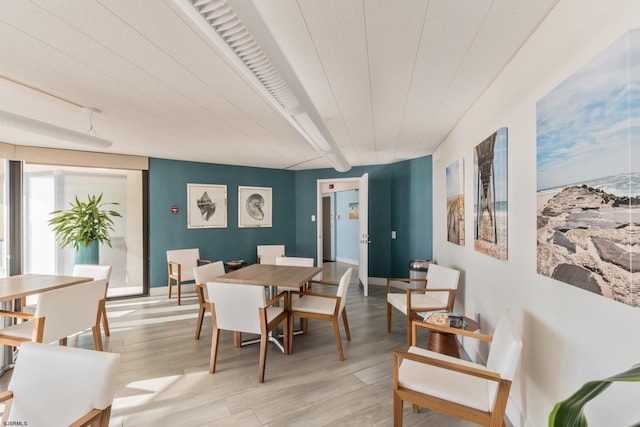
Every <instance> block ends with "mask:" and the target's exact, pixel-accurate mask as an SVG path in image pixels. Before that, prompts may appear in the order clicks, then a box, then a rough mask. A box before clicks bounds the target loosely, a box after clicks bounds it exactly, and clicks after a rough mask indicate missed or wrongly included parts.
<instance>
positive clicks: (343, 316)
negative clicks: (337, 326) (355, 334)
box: [342, 307, 351, 341]
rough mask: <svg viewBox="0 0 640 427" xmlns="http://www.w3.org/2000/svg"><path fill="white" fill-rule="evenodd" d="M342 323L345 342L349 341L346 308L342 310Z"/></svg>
mask: <svg viewBox="0 0 640 427" xmlns="http://www.w3.org/2000/svg"><path fill="white" fill-rule="evenodd" d="M342 323H344V331H345V333H346V334H347V341H351V332H349V321H348V320H347V308H346V307H345V308H343V309H342Z"/></svg>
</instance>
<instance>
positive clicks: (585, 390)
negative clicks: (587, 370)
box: [549, 364, 640, 427]
mask: <svg viewBox="0 0 640 427" xmlns="http://www.w3.org/2000/svg"><path fill="white" fill-rule="evenodd" d="M616 381H640V364H637V365H634V366H633V367H632V368H631V369H629V370H627V371H624V372H621V373H619V374H617V375H613V376H611V377H609V378H605V379H603V380H599V381H589V382H587V383H585V384H584V385H583V386H582V387H581V388H580V389H579V390H578V391H576V392H575V393H573V394H572V395H571V396H569V397H568V398H567V399H565V400H563V401H562V402H558V403H556V406H554V407H553V410H552V411H551V414H550V415H549V427H586V426H588V423H587V417H586V416H585V415H584V412H583V407H584V405H586V404H587V403H588V402H589V401H590V400H591V399H593V398H595V397H596V396H598V395H599V394H600V393H602V392H603V391H605V390H606V389H607V388H609V386H610V385H611V384H612V383H614V382H616ZM634 426H640V422H637V423H635V424H634Z"/></svg>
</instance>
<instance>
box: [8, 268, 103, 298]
mask: <svg viewBox="0 0 640 427" xmlns="http://www.w3.org/2000/svg"><path fill="white" fill-rule="evenodd" d="M91 280H93V278H91V277H75V276H59V275H55V274H19V275H16V276H9V277H3V278H0V302H2V301H11V300H16V299H20V298H23V297H27V296H29V295H36V294H41V293H43V292H48V291H52V290H54V289H59V288H64V287H66V286H72V285H77V284H80V283H85V282H90V281H91Z"/></svg>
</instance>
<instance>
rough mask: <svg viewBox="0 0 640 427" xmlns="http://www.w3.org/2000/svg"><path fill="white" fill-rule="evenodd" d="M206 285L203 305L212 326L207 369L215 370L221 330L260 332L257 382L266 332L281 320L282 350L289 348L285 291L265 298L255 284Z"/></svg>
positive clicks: (261, 377)
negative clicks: (206, 294) (209, 315)
mask: <svg viewBox="0 0 640 427" xmlns="http://www.w3.org/2000/svg"><path fill="white" fill-rule="evenodd" d="M206 287H207V293H208V300H209V302H207V303H206V304H207V305H208V307H209V309H210V310H211V322H212V326H213V331H212V337H211V359H210V361H209V372H211V373H212V374H213V373H215V371H216V361H217V358H218V343H219V341H220V331H221V330H226V331H233V332H234V334H235V333H236V332H246V333H251V334H258V335H260V361H259V365H258V382H260V383H262V382H264V373H265V367H266V361H267V344H268V338H269V332H271V331H272V330H274V329H275V328H276V327H277V326H278V325H279V324H280V323H282V322H284V333H283V335H284V348H285V351H286V350H287V349H288V347H289V343H288V339H289V334H288V329H289V322H288V317H287V311H288V300H287V297H286V293H285V292H283V293H281V294H278V295H277V296H276V297H275V298H273V299H271V300H270V301H266V297H265V291H264V288H263V287H262V286H258V285H251V284H241V283H226V282H215V281H213V282H207V285H206ZM234 336H235V335H234ZM287 354H288V352H287Z"/></svg>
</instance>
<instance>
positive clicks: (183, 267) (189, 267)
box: [167, 248, 211, 305]
mask: <svg viewBox="0 0 640 427" xmlns="http://www.w3.org/2000/svg"><path fill="white" fill-rule="evenodd" d="M210 262H211V261H209V260H206V259H201V258H200V249H198V248H192V249H173V250H168V251H167V287H168V288H169V299H171V289H172V287H173V282H175V283H176V287H177V288H178V289H177V290H178V305H180V304H181V303H182V300H181V298H182V284H183V283H184V282H192V281H194V280H195V277H194V276H193V268H194V267H197V266H199V265H202V264H208V263H210Z"/></svg>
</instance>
